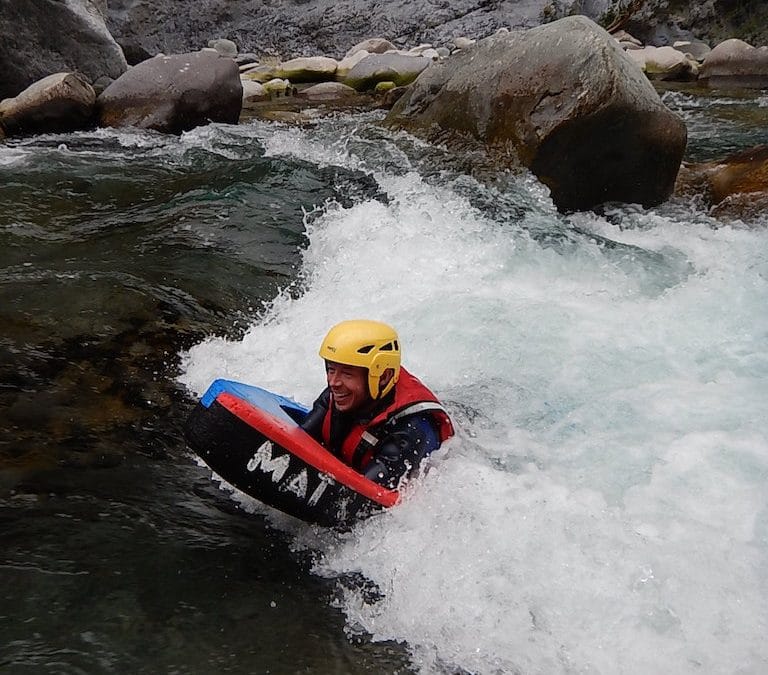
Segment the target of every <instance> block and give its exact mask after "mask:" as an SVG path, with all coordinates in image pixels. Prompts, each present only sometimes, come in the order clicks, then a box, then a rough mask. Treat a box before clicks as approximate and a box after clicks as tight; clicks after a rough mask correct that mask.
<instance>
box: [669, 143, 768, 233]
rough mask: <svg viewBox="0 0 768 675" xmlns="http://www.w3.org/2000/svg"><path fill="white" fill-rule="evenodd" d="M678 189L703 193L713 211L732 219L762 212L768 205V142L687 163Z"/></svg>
mask: <svg viewBox="0 0 768 675" xmlns="http://www.w3.org/2000/svg"><path fill="white" fill-rule="evenodd" d="M675 191H676V192H677V193H678V194H679V195H681V196H685V197H692V196H695V195H703V196H704V198H705V200H706V201H707V203H708V204H710V205H712V210H711V212H712V215H714V216H716V217H718V218H726V219H729V220H733V219H737V218H738V219H741V220H749V219H752V218H757V217H759V216H762V215H764V214H765V212H766V208H768V145H762V146H758V147H756V148H751V149H749V150H745V151H743V152H739V153H736V154H734V155H730V156H728V157H724V158H723V159H720V160H717V161H714V162H702V163H698V164H693V163H686V164H684V165H683V166H682V167H681V170H680V174H679V175H678V179H677V185H676V187H675Z"/></svg>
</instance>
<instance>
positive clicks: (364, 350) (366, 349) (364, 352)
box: [357, 345, 375, 354]
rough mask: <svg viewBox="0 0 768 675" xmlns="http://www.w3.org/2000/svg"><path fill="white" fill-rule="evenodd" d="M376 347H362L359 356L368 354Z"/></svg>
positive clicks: (358, 351)
mask: <svg viewBox="0 0 768 675" xmlns="http://www.w3.org/2000/svg"><path fill="white" fill-rule="evenodd" d="M374 346H375V345H365V347H360V349H358V350H357V353H358V354H367V353H368V352H369V351H371V349H373V348H374Z"/></svg>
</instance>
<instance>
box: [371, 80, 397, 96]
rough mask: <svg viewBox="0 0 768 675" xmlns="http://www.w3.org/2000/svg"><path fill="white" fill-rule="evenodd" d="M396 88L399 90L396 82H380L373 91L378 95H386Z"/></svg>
mask: <svg viewBox="0 0 768 675" xmlns="http://www.w3.org/2000/svg"><path fill="white" fill-rule="evenodd" d="M395 88H397V85H396V84H395V83H394V82H378V83H377V84H376V86H375V87H374V88H373V91H374V92H375V93H377V94H384V93H386V92H388V91H392V90H393V89H395Z"/></svg>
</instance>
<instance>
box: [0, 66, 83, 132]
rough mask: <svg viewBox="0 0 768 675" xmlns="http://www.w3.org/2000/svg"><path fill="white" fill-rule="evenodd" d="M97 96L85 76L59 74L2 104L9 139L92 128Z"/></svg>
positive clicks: (0, 110)
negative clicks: (18, 136)
mask: <svg viewBox="0 0 768 675" xmlns="http://www.w3.org/2000/svg"><path fill="white" fill-rule="evenodd" d="M95 104H96V94H95V92H94V91H93V87H91V85H90V84H89V83H88V82H86V81H85V79H84V78H83V77H82V76H81V75H77V74H75V73H55V74H53V75H49V76H48V77H45V78H43V79H42V80H40V81H39V82H35V83H34V84H32V85H30V86H29V87H27V88H26V89H25V90H24V91H22V92H21V93H20V94H19V95H18V96H16V97H15V98H8V99H5V100H4V101H2V102H0V125H2V127H3V128H4V129H5V132H6V134H8V135H9V136H17V135H22V134H44V133H62V132H70V131H78V130H80V129H85V128H87V127H89V126H91V125H92V123H93V118H94V109H95Z"/></svg>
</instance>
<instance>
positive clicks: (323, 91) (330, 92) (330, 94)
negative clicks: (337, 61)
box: [297, 82, 357, 101]
mask: <svg viewBox="0 0 768 675" xmlns="http://www.w3.org/2000/svg"><path fill="white" fill-rule="evenodd" d="M297 96H299V97H300V98H305V99H307V100H308V101H337V100H340V99H345V98H351V97H353V96H357V91H355V90H354V89H353V88H352V87H348V86H347V85H346V84H342V83H341V82H321V83H320V84H315V85H312V86H311V87H307V88H306V89H303V90H302V91H300V92H299V93H298V94H297Z"/></svg>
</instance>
